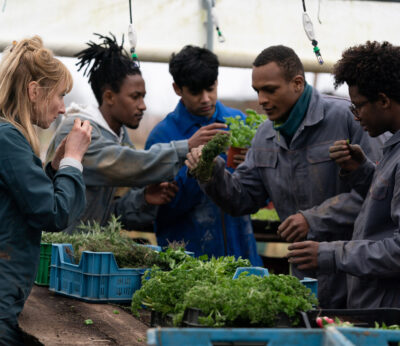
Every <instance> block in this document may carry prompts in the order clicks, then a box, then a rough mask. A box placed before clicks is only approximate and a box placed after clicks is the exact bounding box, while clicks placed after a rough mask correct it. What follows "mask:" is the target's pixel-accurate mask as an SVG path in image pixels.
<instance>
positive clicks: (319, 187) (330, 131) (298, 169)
mask: <svg viewBox="0 0 400 346" xmlns="http://www.w3.org/2000/svg"><path fill="white" fill-rule="evenodd" d="M349 105H350V103H349V102H348V101H347V100H344V99H340V98H336V97H331V96H326V95H321V94H320V93H319V92H318V91H317V90H315V89H313V92H312V97H311V101H310V104H309V107H308V110H307V114H306V116H305V118H304V120H303V122H302V124H301V125H300V126H299V128H298V129H297V131H296V133H295V135H294V136H293V139H292V141H291V143H290V145H287V143H286V141H285V138H284V137H283V136H281V135H280V134H279V132H277V131H275V130H274V128H273V125H272V122H271V121H269V120H267V121H266V122H265V123H263V124H262V125H261V126H260V127H259V129H258V131H257V133H256V135H255V137H254V139H253V142H252V146H251V148H250V150H249V151H248V153H247V155H246V159H245V162H244V163H242V164H241V165H240V166H239V167H238V168H237V170H236V171H235V172H234V173H233V174H230V173H229V172H228V171H226V170H224V166H223V162H222V161H218V162H217V165H216V167H215V171H214V174H215V175H214V177H213V179H212V180H211V181H210V183H208V184H207V185H205V186H204V188H205V191H206V192H207V194H209V195H210V196H211V197H212V199H213V200H214V201H215V203H216V204H218V205H220V206H221V208H222V209H223V210H225V211H226V212H227V213H230V214H232V215H243V214H250V213H253V212H255V211H257V210H258V208H260V207H262V206H264V205H265V202H266V200H267V198H270V199H271V200H272V201H273V203H274V205H275V208H276V210H277V212H278V215H279V217H280V219H281V220H285V219H286V218H287V217H288V216H290V215H292V214H295V213H297V212H299V211H300V212H302V213H303V215H304V216H305V218H306V219H307V221H308V223H309V225H310V232H309V239H313V240H317V241H321V240H328V241H331V240H337V239H350V237H351V233H352V228H353V223H354V220H355V218H356V216H357V214H358V212H359V210H360V207H361V204H362V198H361V197H360V196H359V194H358V193H357V192H355V191H354V190H351V188H350V186H349V184H347V183H346V182H344V181H342V180H341V179H340V178H339V167H338V166H337V165H336V163H335V162H334V161H332V160H331V159H330V158H329V147H330V146H331V145H332V144H333V143H334V142H335V141H337V140H341V139H349V140H350V142H351V143H357V144H360V145H361V147H362V148H363V150H364V151H365V152H366V154H367V155H368V156H369V157H371V158H372V159H373V160H376V159H377V158H378V157H379V156H380V149H379V148H378V145H376V142H374V140H372V139H371V138H370V137H369V136H368V135H367V134H366V133H365V132H364V131H363V129H362V128H361V126H360V125H359V124H358V123H357V122H356V121H355V120H354V119H353V115H352V113H351V112H350V110H349ZM334 196H336V197H334ZM332 197H334V198H332ZM329 198H331V200H330V201H329V202H325V205H324V208H320V209H318V208H317V210H315V209H311V210H310V208H312V207H315V206H318V205H320V204H322V203H323V202H324V201H326V200H327V199H329ZM343 211H344V212H343ZM342 213H343V214H345V216H343V214H342ZM295 275H296V276H298V277H300V278H302V276H311V277H317V278H318V280H319V292H318V294H319V300H320V305H321V306H322V307H324V308H339V307H343V306H344V305H345V291H346V282H345V276H344V275H341V274H338V275H329V276H328V275H322V274H321V275H320V274H319V273H313V272H307V273H298V272H297V273H295ZM333 286H334V287H333Z"/></svg>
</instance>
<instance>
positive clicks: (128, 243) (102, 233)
mask: <svg viewBox="0 0 400 346" xmlns="http://www.w3.org/2000/svg"><path fill="white" fill-rule="evenodd" d="M121 231H122V225H121V223H120V222H119V220H118V218H116V217H115V216H112V217H111V219H110V220H109V222H108V224H107V225H106V226H100V225H99V224H98V223H96V222H93V223H90V222H88V223H87V224H84V223H81V224H80V225H79V226H78V229H77V230H76V231H75V232H74V233H72V234H67V233H64V232H43V234H42V242H45V243H53V244H54V243H58V244H72V247H73V249H74V260H75V263H79V260H80V258H81V255H82V252H83V251H93V252H112V253H113V254H114V257H115V260H116V261H117V264H118V266H119V267H120V268H150V267H152V266H153V265H155V264H156V265H157V266H159V267H160V268H162V269H164V270H169V264H168V259H167V258H166V256H165V255H161V253H158V252H157V251H154V250H152V249H151V248H148V247H146V246H142V245H139V244H136V243H135V242H134V241H133V240H132V239H130V238H129V237H128V236H126V235H124V234H123V232H121ZM171 252H172V253H173V251H172V250H171ZM181 252H182V253H184V252H183V249H182V251H178V255H177V256H179V255H180V253H181Z"/></svg>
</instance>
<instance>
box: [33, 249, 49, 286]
mask: <svg viewBox="0 0 400 346" xmlns="http://www.w3.org/2000/svg"><path fill="white" fill-rule="evenodd" d="M50 262H51V244H50V243H40V261H39V268H38V272H37V274H36V278H35V284H36V285H39V286H48V285H49V281H50Z"/></svg>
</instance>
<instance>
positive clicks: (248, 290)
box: [184, 274, 318, 327]
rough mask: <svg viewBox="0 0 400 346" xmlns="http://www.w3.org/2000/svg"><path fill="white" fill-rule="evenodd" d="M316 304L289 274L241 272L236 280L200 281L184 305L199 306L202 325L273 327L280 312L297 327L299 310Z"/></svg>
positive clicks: (308, 292) (189, 292) (188, 292)
mask: <svg viewBox="0 0 400 346" xmlns="http://www.w3.org/2000/svg"><path fill="white" fill-rule="evenodd" d="M317 303H318V302H317V299H316V298H315V296H314V295H310V290H309V289H308V288H306V287H305V286H303V285H302V284H301V283H300V281H299V280H298V279H296V278H295V277H293V276H289V275H270V276H267V277H260V276H255V275H250V276H245V275H243V274H242V275H240V276H239V278H238V279H235V280H232V279H231V278H228V277H223V278H220V279H219V280H218V281H217V282H216V283H211V282H209V281H201V282H198V283H197V285H195V286H194V287H192V288H191V289H190V290H188V291H187V292H186V293H185V297H184V307H185V308H196V309H200V310H201V311H202V313H203V314H204V316H202V317H199V324H202V325H204V326H208V327H240V326H242V327H243V326H256V327H257V326H258V327H261V326H262V327H273V326H274V325H275V323H276V320H277V316H280V315H281V314H285V315H286V316H288V317H289V319H290V321H291V325H292V326H295V325H297V324H298V323H299V320H298V312H300V311H308V310H311V309H312V304H317Z"/></svg>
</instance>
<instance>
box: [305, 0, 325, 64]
mask: <svg viewBox="0 0 400 346" xmlns="http://www.w3.org/2000/svg"><path fill="white" fill-rule="evenodd" d="M302 2H303V28H304V31H305V32H306V35H307V37H308V39H309V40H310V41H311V44H312V45H313V47H314V49H313V50H314V53H315V56H316V57H317V60H318V63H319V64H320V65H322V64H323V63H324V60H323V59H322V56H321V51H320V49H319V48H318V41H317V40H316V39H315V33H314V27H313V23H312V21H311V19H310V17H309V15H308V14H307V11H306V4H305V0H302Z"/></svg>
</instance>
